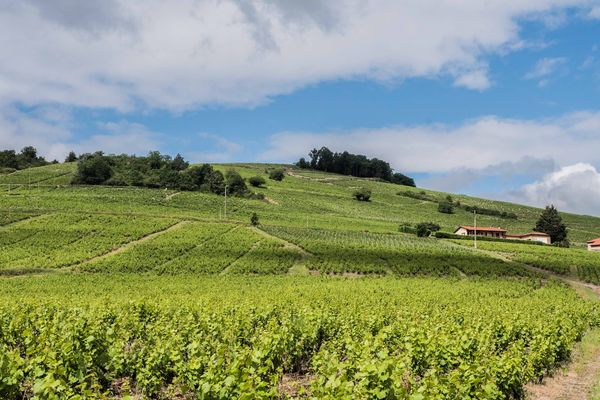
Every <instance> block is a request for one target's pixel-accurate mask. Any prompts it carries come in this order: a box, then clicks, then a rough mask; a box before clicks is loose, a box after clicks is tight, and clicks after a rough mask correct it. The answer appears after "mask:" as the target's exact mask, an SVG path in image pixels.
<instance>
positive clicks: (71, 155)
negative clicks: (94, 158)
mask: <svg viewBox="0 0 600 400" xmlns="http://www.w3.org/2000/svg"><path fill="white" fill-rule="evenodd" d="M75 161H77V154H75V152H74V151H70V152H69V155H67V158H65V162H66V163H70V162H75Z"/></svg>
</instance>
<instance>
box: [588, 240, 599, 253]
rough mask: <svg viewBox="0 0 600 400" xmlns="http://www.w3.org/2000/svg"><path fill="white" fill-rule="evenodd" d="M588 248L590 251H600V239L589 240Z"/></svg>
mask: <svg viewBox="0 0 600 400" xmlns="http://www.w3.org/2000/svg"><path fill="white" fill-rule="evenodd" d="M587 246H588V250H589V251H600V238H598V239H594V240H589V241H588V242H587Z"/></svg>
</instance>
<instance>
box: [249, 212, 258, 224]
mask: <svg viewBox="0 0 600 400" xmlns="http://www.w3.org/2000/svg"><path fill="white" fill-rule="evenodd" d="M250 223H251V224H252V225H253V226H257V225H258V224H259V222H258V215H256V213H252V215H251V216H250Z"/></svg>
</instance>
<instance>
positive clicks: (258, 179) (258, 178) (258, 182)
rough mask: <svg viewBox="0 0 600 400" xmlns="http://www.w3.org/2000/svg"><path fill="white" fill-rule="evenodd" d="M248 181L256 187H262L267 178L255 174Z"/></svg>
mask: <svg viewBox="0 0 600 400" xmlns="http://www.w3.org/2000/svg"><path fill="white" fill-rule="evenodd" d="M248 183H250V184H251V185H252V186H254V187H261V186H262V185H264V184H265V183H266V181H265V178H263V177H262V176H253V177H251V178H249V179H248Z"/></svg>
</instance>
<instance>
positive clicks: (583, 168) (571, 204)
mask: <svg viewBox="0 0 600 400" xmlns="http://www.w3.org/2000/svg"><path fill="white" fill-rule="evenodd" d="M510 197H511V198H512V199H514V200H516V201H521V202H525V203H529V204H532V205H536V206H543V205H546V204H554V205H555V206H556V207H558V208H559V209H562V210H565V211H572V212H578V213H586V214H593V215H600V202H599V201H598V199H600V173H598V171H597V170H596V168H595V167H594V166H592V165H590V164H587V163H577V164H573V165H568V166H565V167H563V168H561V169H559V170H558V171H555V172H552V173H550V174H548V175H546V176H544V177H543V179H541V180H539V181H537V182H534V183H531V184H528V185H525V186H523V188H521V189H520V190H518V191H514V192H512V193H511V194H510Z"/></svg>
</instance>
